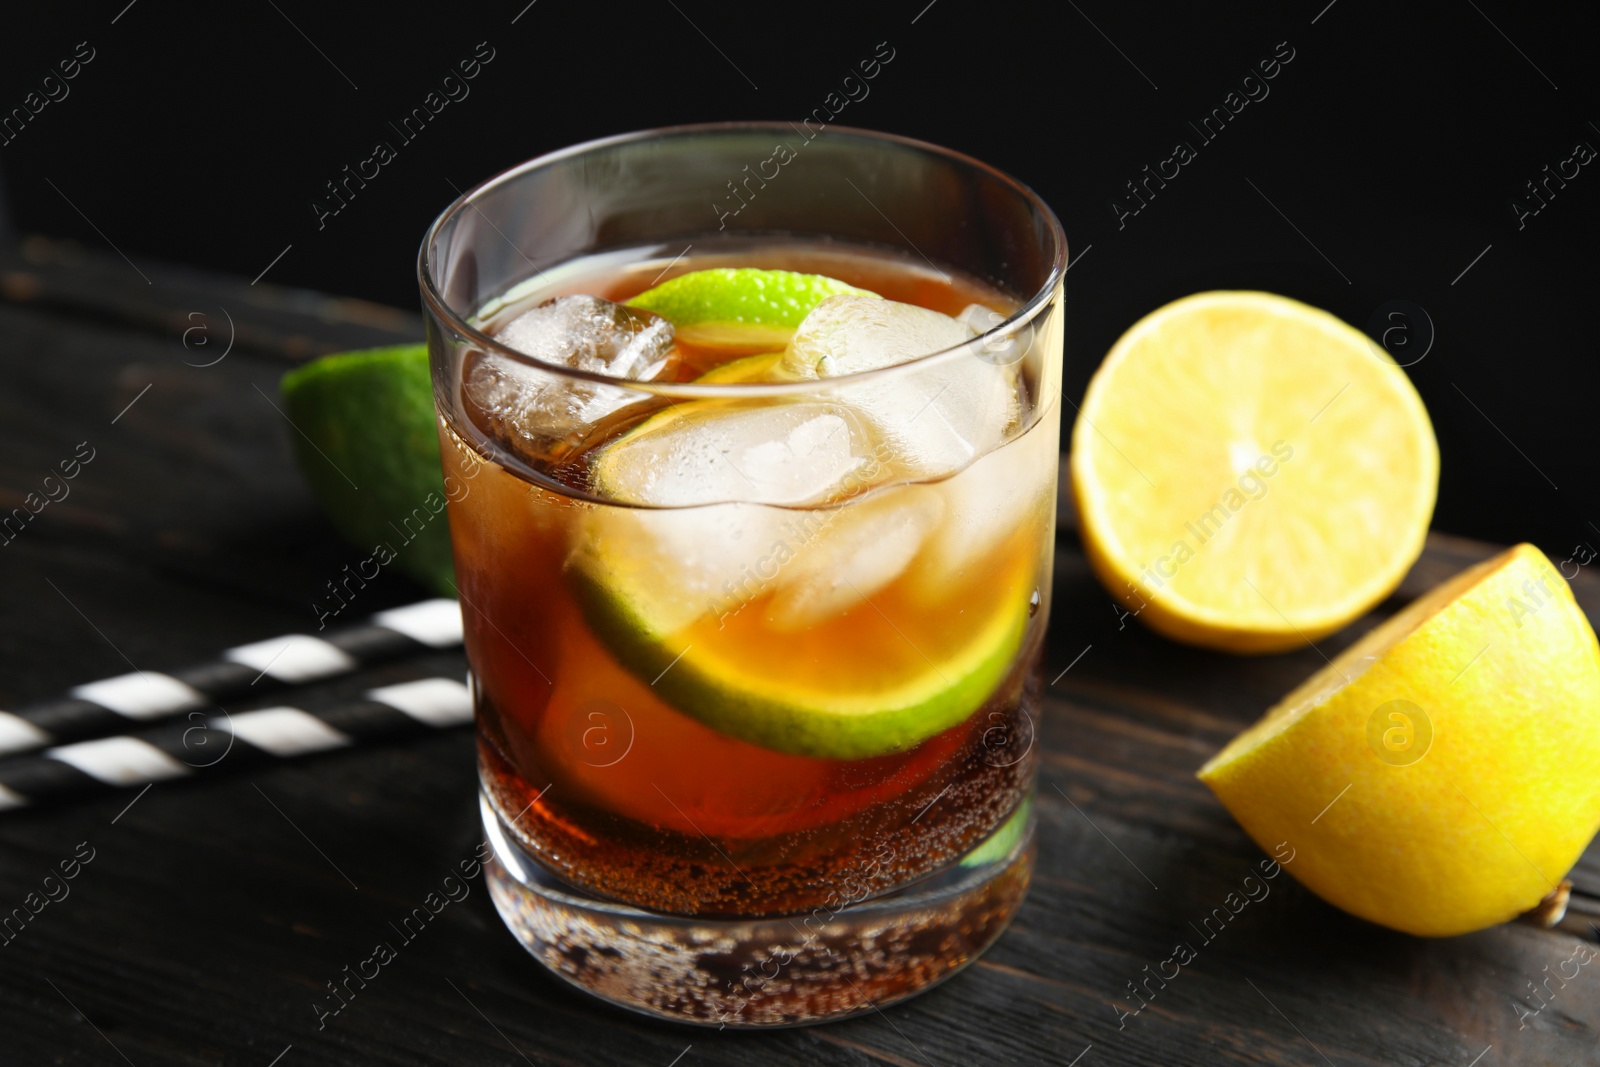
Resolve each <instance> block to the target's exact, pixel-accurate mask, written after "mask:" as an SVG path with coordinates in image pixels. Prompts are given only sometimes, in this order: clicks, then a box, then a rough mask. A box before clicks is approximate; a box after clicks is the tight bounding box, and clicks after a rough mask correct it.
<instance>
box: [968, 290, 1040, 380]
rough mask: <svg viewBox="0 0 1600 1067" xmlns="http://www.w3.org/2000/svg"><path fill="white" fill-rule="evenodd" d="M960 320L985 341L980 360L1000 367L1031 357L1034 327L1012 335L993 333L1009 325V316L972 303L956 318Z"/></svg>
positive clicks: (1021, 329)
mask: <svg viewBox="0 0 1600 1067" xmlns="http://www.w3.org/2000/svg"><path fill="white" fill-rule="evenodd" d="M956 321H957V322H964V323H966V324H967V325H968V326H970V327H972V329H973V331H974V332H976V333H977V334H978V335H979V336H981V337H982V338H983V341H982V342H981V348H982V351H980V352H979V353H978V358H979V359H981V360H984V361H986V362H988V363H995V364H998V365H1000V366H1006V365H1008V364H1011V363H1015V362H1017V360H1019V359H1021V358H1022V357H1023V356H1025V355H1027V354H1028V347H1029V346H1030V345H1031V344H1032V343H1033V331H1032V328H1031V327H1027V326H1025V327H1021V328H1019V329H1018V330H1017V331H1016V332H1014V333H1010V334H1009V335H1008V334H1005V333H998V332H992V331H995V330H997V329H998V328H999V327H1000V326H1002V325H1004V324H1005V321H1006V317H1005V316H1004V315H1002V314H1000V312H998V311H996V310H994V309H993V308H991V307H985V306H984V305H982V304H968V305H967V306H966V307H964V308H962V309H961V312H960V314H958V315H957V316H956Z"/></svg>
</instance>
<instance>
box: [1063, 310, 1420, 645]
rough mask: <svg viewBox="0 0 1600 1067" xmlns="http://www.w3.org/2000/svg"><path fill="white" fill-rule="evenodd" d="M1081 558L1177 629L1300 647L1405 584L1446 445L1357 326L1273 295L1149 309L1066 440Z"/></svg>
mask: <svg viewBox="0 0 1600 1067" xmlns="http://www.w3.org/2000/svg"><path fill="white" fill-rule="evenodd" d="M1071 470H1072V482H1073V492H1074V495H1075V497H1076V499H1077V504H1078V513H1079V516H1080V521H1081V533H1082V536H1083V543H1084V549H1085V552H1086V554H1087V555H1088V558H1089V560H1090V562H1091V564H1092V565H1093V566H1094V569H1095V571H1096V572H1097V573H1098V575H1099V577H1100V579H1101V581H1102V582H1104V583H1105V585H1106V586H1107V588H1108V589H1109V590H1110V591H1111V593H1112V595H1113V596H1115V597H1117V598H1118V599H1119V600H1121V601H1122V602H1123V603H1124V604H1125V605H1126V606H1127V607H1128V608H1129V610H1130V611H1134V612H1137V613H1138V617H1139V619H1140V620H1141V621H1143V622H1145V623H1146V624H1147V625H1149V626H1150V627H1151V628H1152V629H1154V630H1157V631H1158V632H1160V633H1163V634H1165V635H1167V636H1169V637H1172V638H1174V639H1176V640H1180V641H1186V642H1189V643H1192V644H1197V645H1205V646H1209V647H1212V648H1219V649H1224V650H1227V651H1232V652H1269V651H1276V650H1280V649H1286V648H1292V647H1296V646H1299V645H1304V644H1305V643H1306V642H1308V641H1312V640H1315V639H1316V638H1318V637H1321V636H1323V635H1325V634H1328V633H1331V632H1333V631H1334V630H1337V629H1339V628H1341V627H1343V626H1344V625H1346V624H1347V623H1349V622H1350V621H1351V620H1352V619H1355V618H1356V617H1358V616H1359V615H1361V614H1362V613H1364V612H1365V611H1367V610H1368V609H1370V608H1371V607H1372V606H1373V605H1374V604H1376V603H1377V602H1378V601H1380V600H1382V599H1383V598H1384V597H1385V596H1386V595H1388V593H1389V592H1390V591H1391V590H1393V589H1394V587H1395V586H1396V585H1398V584H1399V582H1400V579H1401V578H1402V577H1404V575H1405V573H1406V571H1407V569H1408V568H1409V567H1410V566H1411V564H1412V562H1413V561H1415V559H1416V558H1417V556H1418V555H1419V554H1420V553H1421V551H1422V544H1423V539H1424V537H1425V536H1426V534H1427V529H1428V520H1429V518H1430V517H1431V516H1432V514H1433V504H1434V498H1435V495H1436V493H1437V489H1438V481H1439V452H1438V446H1437V444H1436V443H1435V441H1434V436H1433V427H1432V425H1431V424H1430V423H1429V421H1428V413H1427V411H1426V410H1425V409H1424V408H1423V406H1422V400H1421V398H1420V397H1418V396H1417V392H1416V390H1415V389H1414V388H1413V387H1412V385H1411V382H1410V381H1409V380H1408V379H1407V378H1406V376H1405V373H1404V372H1403V371H1401V370H1400V368H1399V367H1398V366H1396V365H1395V363H1394V361H1393V360H1392V359H1390V358H1389V356H1388V354H1387V353H1385V352H1384V351H1383V350H1382V349H1381V348H1379V347H1378V346H1377V345H1375V344H1373V343H1372V342H1370V341H1369V340H1368V339H1367V338H1366V336H1365V335H1363V334H1362V333H1361V332H1360V331H1358V330H1356V329H1354V328H1353V327H1351V326H1349V325H1347V324H1345V323H1344V322H1342V321H1340V320H1339V319H1337V318H1335V317H1334V316H1332V315H1330V314H1328V313H1327V312H1325V311H1319V310H1318V309H1316V308H1313V307H1309V306H1307V305H1305V304H1302V303H1299V302H1297V301H1294V300H1290V299H1287V298H1286V297H1281V296H1275V295H1273V294H1271V293H1255V292H1212V293H1199V294H1197V295H1194V296H1190V297H1185V298H1184V299H1182V300H1178V301H1175V302H1173V303H1171V304H1168V305H1166V306H1165V307H1163V308H1160V309H1158V310H1157V311H1154V312H1152V313H1151V314H1149V315H1147V316H1145V317H1144V318H1143V319H1141V320H1139V322H1137V323H1135V324H1134V325H1133V327H1132V328H1130V329H1129V330H1128V332H1127V333H1125V334H1123V335H1122V337H1121V338H1120V339H1119V340H1118V341H1117V343H1116V344H1115V345H1114V346H1113V347H1112V349H1111V352H1110V353H1109V354H1108V355H1107V356H1106V359H1105V362H1104V363H1103V364H1102V365H1101V367H1100V369H1099V370H1098V371H1097V372H1096V373H1095V375H1094V378H1093V380H1091V381H1090V383H1089V389H1088V391H1087V392H1086V393H1085V395H1084V399H1083V406H1082V409H1081V413H1080V415H1079V417H1078V421H1077V424H1076V425H1075V426H1074V427H1073V432H1072V457H1071Z"/></svg>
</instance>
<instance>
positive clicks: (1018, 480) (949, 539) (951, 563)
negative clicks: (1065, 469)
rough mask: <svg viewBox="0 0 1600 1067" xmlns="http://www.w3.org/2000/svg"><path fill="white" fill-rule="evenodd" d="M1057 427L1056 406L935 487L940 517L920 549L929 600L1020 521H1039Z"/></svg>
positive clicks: (971, 569) (978, 564)
mask: <svg viewBox="0 0 1600 1067" xmlns="http://www.w3.org/2000/svg"><path fill="white" fill-rule="evenodd" d="M1060 426H1061V412H1060V406H1059V405H1057V406H1056V407H1053V408H1051V410H1050V411H1049V412H1047V413H1046V414H1045V415H1044V416H1043V417H1041V418H1040V419H1039V421H1038V422H1036V423H1035V424H1034V425H1033V426H1032V427H1030V428H1029V429H1028V431H1027V432H1026V433H1024V434H1023V435H1022V436H1021V437H1018V438H1016V439H1014V440H1011V441H1008V442H1006V443H1005V444H1004V445H1002V446H1001V447H1000V448H997V449H995V450H994V451H993V452H990V453H989V454H988V455H986V456H984V457H983V458H982V459H979V460H978V461H977V462H975V463H973V464H972V466H970V467H968V468H967V469H966V470H964V471H962V472H961V473H960V474H957V475H956V476H955V477H953V478H949V479H946V480H945V481H943V482H940V483H939V484H938V485H937V486H936V487H935V488H936V489H937V490H938V491H939V494H940V496H941V497H943V499H944V521H943V522H942V523H941V524H940V526H939V529H938V530H937V531H936V532H935V533H934V535H933V536H932V537H931V538H930V539H929V541H928V547H927V551H926V552H925V553H923V559H924V560H925V561H926V564H927V568H926V571H925V572H924V573H925V574H926V575H927V579H928V580H927V581H925V582H923V583H921V585H922V586H923V587H924V590H925V592H926V594H927V595H928V597H929V598H930V599H938V598H939V597H940V596H942V595H943V594H944V593H945V592H946V591H948V590H949V589H951V588H952V587H956V586H958V585H959V583H960V582H962V581H964V580H967V579H969V578H971V577H972V576H973V574H974V573H977V572H978V571H979V570H981V568H982V567H983V566H984V564H985V561H986V560H988V559H990V558H991V557H992V556H993V554H994V553H995V551H997V550H998V549H999V548H1000V546H1001V545H1002V544H1003V543H1004V542H1005V541H1006V540H1007V539H1008V538H1010V537H1012V536H1014V535H1015V534H1016V532H1017V530H1019V529H1021V528H1022V527H1023V526H1024V525H1025V524H1027V523H1028V522H1030V521H1042V519H1041V518H1040V517H1041V516H1042V515H1043V514H1045V513H1046V512H1045V509H1046V508H1048V507H1049V506H1050V505H1051V503H1052V501H1051V499H1050V494H1051V493H1052V491H1053V490H1054V487H1055V479H1054V477H1053V476H1054V474H1055V471H1056V467H1057V464H1058V463H1059V462H1060V454H1059V451H1058V449H1059V444H1058V441H1059V438H1060Z"/></svg>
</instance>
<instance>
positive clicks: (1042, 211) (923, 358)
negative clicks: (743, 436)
mask: <svg viewBox="0 0 1600 1067" xmlns="http://www.w3.org/2000/svg"><path fill="white" fill-rule="evenodd" d="M780 129H791V130H792V124H790V123H783V122H778V121H739V122H700V123H688V124H684V125H679V126H658V127H654V128H651V129H644V130H633V131H630V132H627V133H619V134H613V135H611V136H609V137H598V138H595V139H593V140H589V141H581V142H579V143H577V144H573V145H568V146H566V147H565V148H558V149H556V150H555V151H553V152H546V153H545V154H544V155H541V156H535V157H534V158H533V159H530V160H526V161H525V162H523V163H519V164H517V165H516V166H514V167H511V168H510V169H508V170H504V171H501V172H500V173H499V174H495V175H493V176H491V177H489V178H487V179H485V180H483V181H481V182H479V183H478V184H477V185H474V186H472V187H471V188H469V189H467V190H466V191H465V192H464V193H462V194H461V195H460V196H458V197H456V199H455V200H453V201H451V202H450V204H449V206H447V207H446V208H445V209H444V210H443V211H442V212H441V213H440V214H439V217H438V218H436V219H435V220H434V221H433V223H432V225H430V226H429V227H428V230H427V232H426V233H425V234H424V235H423V238H422V247H421V248H420V249H419V250H418V252H417V283H418V287H419V289H420V290H421V292H422V302H423V306H424V308H426V309H427V310H428V311H429V312H431V313H432V314H433V315H434V316H435V317H436V318H438V319H439V320H440V321H442V322H443V323H445V324H446V325H447V326H449V327H450V328H451V329H452V330H454V331H455V332H457V333H458V334H460V335H461V336H462V337H464V338H465V339H467V340H468V341H470V342H471V343H472V344H473V345H475V346H477V347H479V348H481V349H482V350H484V351H487V352H492V353H494V354H495V355H497V356H500V357H502V358H507V359H511V360H514V361H515V362H518V363H521V364H524V365H526V366H529V367H533V368H535V369H537V370H541V371H545V372H547V373H551V374H556V375H558V376H562V377H567V378H573V379H579V380H583V381H589V382H594V383H597V384H600V385H610V386H615V387H618V388H623V389H628V390H631V391H634V392H641V393H650V394H653V395H656V396H665V397H678V398H685V399H693V398H719V397H720V398H727V397H736V396H749V397H760V396H795V395H801V394H815V393H816V392H818V391H819V390H831V389H834V388H836V387H841V386H849V385H853V384H854V383H857V382H865V381H870V380H874V379H880V378H890V377H893V376H895V375H896V374H905V373H909V371H910V369H912V368H923V367H927V366H929V365H930V364H935V363H939V362H947V361H952V360H954V359H956V358H958V357H960V356H963V355H970V354H972V353H971V352H970V351H969V350H971V349H972V348H974V346H981V345H982V344H983V342H984V341H985V340H987V339H988V338H990V337H993V336H997V335H998V336H1004V335H1006V334H1008V333H1010V332H1012V331H1013V330H1015V329H1016V328H1018V327H1020V326H1021V325H1023V324H1025V323H1027V322H1029V321H1031V320H1032V319H1033V318H1035V317H1036V316H1038V315H1039V313H1040V312H1041V311H1043V310H1044V309H1045V308H1046V307H1048V306H1049V304H1050V302H1051V300H1052V299H1053V298H1054V295H1055V291H1056V288H1057V287H1058V286H1059V285H1060V284H1061V281H1062V279H1063V278H1064V277H1065V276H1066V266H1067V262H1068V258H1067V235H1066V231H1065V230H1064V229H1063V228H1062V226H1061V220H1060V219H1058V218H1057V217H1056V213H1055V212H1054V211H1052V210H1051V209H1050V205H1048V204H1046V203H1045V202H1044V200H1043V199H1042V198H1041V197H1040V196H1039V194H1037V193H1035V192H1034V191H1033V190H1032V189H1031V188H1030V187H1029V186H1027V185H1026V184H1024V183H1023V182H1021V181H1019V180H1017V179H1016V178H1013V177H1012V176H1011V175H1009V174H1007V173H1006V172H1005V171H1003V170H1000V169H999V168H997V167H993V166H990V165H989V164H987V163H985V162H983V161H982V160H980V159H977V158H974V157H973V156H969V155H967V154H966V153H964V152H958V151H956V150H955V149H953V148H945V147H943V146H942V145H936V144H933V143H932V142H929V141H922V140H918V139H917V138H914V137H906V136H903V135H901V134H895V133H885V132H883V131H881V130H868V129H863V128H861V127H858V126H838V125H830V126H829V127H828V128H827V129H826V130H825V131H824V133H840V134H846V135H848V136H850V137H854V138H859V139H862V140H867V141H884V142H889V143H892V144H897V145H900V146H903V147H907V148H911V149H914V150H917V151H920V152H924V153H926V154H929V155H934V156H943V157H944V158H946V159H950V160H954V161H956V162H958V163H961V164H964V165H965V166H968V167H970V168H972V169H974V170H976V171H979V172H980V173H982V174H984V175H986V176H987V177H989V178H990V179H992V180H995V181H998V182H999V183H1000V184H1001V185H1003V186H1005V187H1008V188H1010V189H1011V190H1013V191H1014V192H1016V193H1018V194H1019V195H1020V196H1021V197H1022V199H1023V200H1024V202H1026V203H1027V204H1028V206H1029V207H1030V208H1031V209H1032V210H1033V211H1034V212H1035V213H1036V214H1037V215H1038V216H1039V217H1040V218H1042V219H1043V220H1044V221H1045V223H1046V225H1047V227H1048V232H1049V236H1050V242H1051V244H1052V245H1053V247H1052V248H1051V250H1050V252H1051V255H1050V272H1049V274H1048V275H1047V276H1046V278H1045V280H1044V283H1043V284H1042V285H1041V286H1040V287H1039V288H1038V289H1037V290H1036V291H1035V292H1034V293H1033V295H1032V296H1030V297H1028V298H1027V299H1026V300H1024V301H1023V302H1022V303H1021V304H1020V305H1019V306H1018V307H1017V309H1016V310H1015V311H1013V312H1012V313H1011V314H1010V315H1008V316H1006V318H1005V321H1003V322H1001V323H998V324H997V325H995V326H993V327H991V328H990V329H989V330H987V331H985V332H984V333H981V334H979V335H978V336H976V337H974V338H972V339H971V340H969V341H963V342H961V343H960V344H958V345H952V346H951V347H949V348H942V349H939V350H937V351H934V352H928V353H925V354H923V355H920V356H917V357H915V358H913V359H909V360H906V361H905V362H904V363H895V364H891V365H890V366H887V367H879V368H877V369H875V370H865V371H856V372H854V373H851V374H841V375H839V376H838V377H833V378H815V379H810V378H808V379H804V380H801V381H789V382H706V383H700V382H656V381H649V380H641V379H635V378H619V377H616V376H614V375H609V374H604V373H601V372H599V371H587V370H582V369H579V368H577V367H567V366H562V365H560V364H557V363H547V362H545V361H544V360H541V359H538V358H537V357H534V356H530V355H528V354H527V353H525V352H519V351H518V350H517V349H514V348H511V347H510V346H508V345H504V344H501V343H500V342H499V341H496V340H495V339H494V338H493V337H491V336H489V335H488V334H487V333H484V332H483V331H482V330H479V329H478V328H477V327H475V326H473V325H472V324H471V323H470V322H468V321H467V320H466V319H465V317H463V316H462V315H460V314H458V313H457V312H456V311H455V309H454V308H452V307H450V305H449V304H448V303H446V302H445V299H444V296H443V294H441V293H440V292H439V289H438V287H437V286H436V285H435V283H434V278H433V266H432V263H431V261H430V260H429V258H428V250H429V248H430V247H432V245H433V243H434V241H435V240H436V239H437V237H438V235H439V232H440V231H441V230H442V229H443V228H444V227H445V225H446V224H448V223H449V222H451V221H453V220H454V219H455V218H457V217H458V216H459V215H460V214H461V213H462V212H463V211H464V210H465V209H467V208H469V207H471V208H474V209H475V210H476V205H475V204H474V203H473V201H474V200H475V199H478V198H480V197H481V196H482V195H483V194H485V193H488V192H489V191H491V190H493V189H495V188H498V187H499V186H501V185H503V184H506V183H508V182H511V181H513V180H515V179H517V178H520V177H521V176H523V175H524V174H527V173H530V172H532V171H535V170H539V169H541V168H544V167H548V166H551V165H553V164H556V163H560V162H562V161H564V160H567V159H571V158H574V157H576V156H580V155H584V154H587V153H589V152H593V151H596V150H598V149H602V148H611V147H614V146H617V145H623V144H628V143H631V142H634V141H644V140H649V139H652V138H657V137H662V136H682V135H693V134H713V133H725V132H739V131H750V132H754V131H759V130H780ZM508 240H509V238H508ZM513 247H515V246H513ZM518 251H519V252H520V251H521V250H520V249H518ZM535 269H536V270H537V268H535Z"/></svg>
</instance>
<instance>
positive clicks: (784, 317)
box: [628, 267, 875, 349]
mask: <svg viewBox="0 0 1600 1067" xmlns="http://www.w3.org/2000/svg"><path fill="white" fill-rule="evenodd" d="M839 293H849V294H852V295H855V296H873V295H875V294H873V293H869V292H867V291H866V290H865V289H857V288H856V287H855V286H853V285H846V284H845V283H844V282H841V281H839V280H838V279H837V278H829V277H827V276H826V275H822V274H800V273H797V272H795V271H790V270H759V269H757V268H754V267H715V268H712V269H710V270H697V271H691V272H689V273H688V274H680V275H679V276H678V277H676V278H673V279H672V280H671V281H666V282H662V283H661V284H660V285H658V286H656V287H655V288H653V289H646V290H645V291H644V292H642V293H640V294H639V295H638V296H636V297H634V298H633V299H631V300H629V301H628V303H629V305H631V306H633V307H638V308H644V309H645V310H646V311H653V312H655V313H656V314H657V315H660V316H661V317H663V318H665V319H667V320H668V321H670V322H671V323H672V325H673V328H674V330H675V336H676V337H677V338H678V340H680V341H683V342H685V343H686V344H691V345H700V346H702V347H706V348H742V349H748V348H753V347H760V348H775V349H776V348H782V347H783V346H784V345H786V344H788V343H789V338H790V337H791V336H792V335H793V334H794V329H795V327H796V326H798V325H800V320H801V319H804V318H805V317H806V316H807V315H809V314H810V313H811V310H812V309H813V308H815V307H816V306H817V305H818V304H820V303H822V301H823V300H825V299H827V298H828V297H830V296H835V295H837V294H839Z"/></svg>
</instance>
